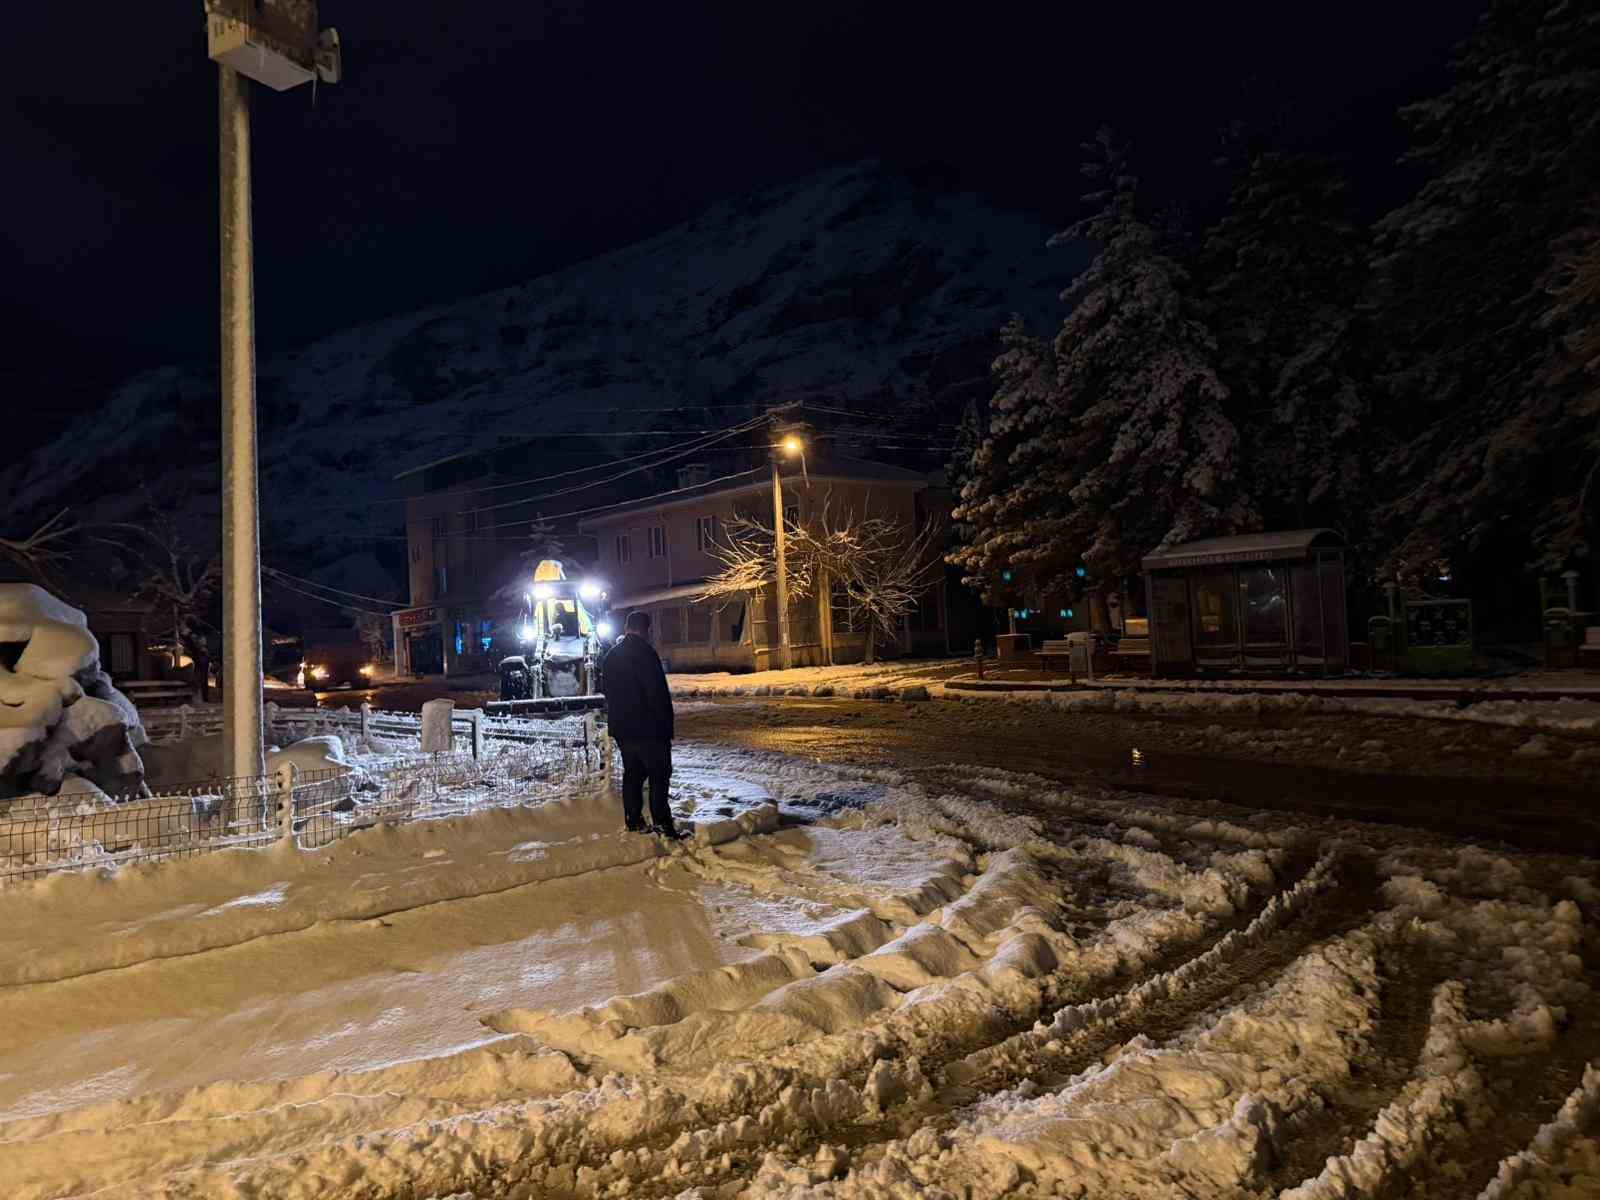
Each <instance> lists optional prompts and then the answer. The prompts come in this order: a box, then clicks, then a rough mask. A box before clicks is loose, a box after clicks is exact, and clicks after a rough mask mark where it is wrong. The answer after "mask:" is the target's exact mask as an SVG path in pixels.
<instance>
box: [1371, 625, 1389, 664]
mask: <svg viewBox="0 0 1600 1200" xmlns="http://www.w3.org/2000/svg"><path fill="white" fill-rule="evenodd" d="M1367 645H1369V646H1371V647H1372V657H1373V658H1374V659H1379V658H1389V657H1391V656H1392V655H1393V654H1394V622H1393V621H1391V620H1390V619H1389V618H1388V617H1371V618H1369V619H1368V620H1367Z"/></svg>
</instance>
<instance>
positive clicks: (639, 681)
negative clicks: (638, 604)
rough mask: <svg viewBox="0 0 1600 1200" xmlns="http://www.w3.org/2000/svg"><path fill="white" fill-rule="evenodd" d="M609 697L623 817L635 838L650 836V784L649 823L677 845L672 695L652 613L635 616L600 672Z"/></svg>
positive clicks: (640, 613) (602, 684)
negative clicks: (670, 793) (670, 799)
mask: <svg viewBox="0 0 1600 1200" xmlns="http://www.w3.org/2000/svg"><path fill="white" fill-rule="evenodd" d="M600 672H601V674H600V678H601V681H602V682H601V686H602V689H603V690H604V692H605V694H606V721H607V724H608V725H609V726H610V728H611V736H612V737H614V738H616V739H617V746H618V747H619V748H620V749H621V750H622V815H623V818H624V819H625V820H626V822H627V827H628V830H629V831H630V832H633V833H645V832H647V831H648V830H649V829H650V828H651V827H649V826H646V825H645V823H644V785H645V780H646V778H648V779H649V781H650V820H651V822H652V825H653V828H654V832H656V833H659V834H660V835H661V836H662V837H667V838H672V839H674V840H676V839H678V838H679V837H681V836H683V835H682V834H680V833H679V832H678V829H677V826H675V825H674V824H673V823H672V809H671V808H669V807H668V806H667V780H668V779H670V778H671V776H672V693H671V691H669V690H668V688H667V673H666V672H665V671H664V670H662V667H661V658H660V656H659V655H657V654H656V651H655V647H654V646H652V645H651V644H650V614H649V613H647V612H631V613H629V614H628V624H627V627H626V630H625V632H624V633H623V636H622V640H621V641H619V642H618V643H617V644H616V645H615V646H613V647H611V650H610V652H609V653H608V654H607V655H606V658H605V662H604V663H602V664H601V667H600Z"/></svg>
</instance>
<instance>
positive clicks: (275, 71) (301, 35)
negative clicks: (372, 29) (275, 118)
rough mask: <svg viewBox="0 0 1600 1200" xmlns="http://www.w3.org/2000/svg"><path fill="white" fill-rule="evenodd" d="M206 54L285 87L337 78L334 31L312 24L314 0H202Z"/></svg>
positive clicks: (278, 88)
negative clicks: (204, 8) (203, 0)
mask: <svg viewBox="0 0 1600 1200" xmlns="http://www.w3.org/2000/svg"><path fill="white" fill-rule="evenodd" d="M205 6H206V38H207V43H208V53H209V54H210V56H211V58H212V59H214V60H215V61H216V62H219V63H223V64H225V65H227V66H230V67H232V68H233V69H234V70H235V71H237V72H239V74H241V75H243V76H245V77H246V78H249V79H253V80H255V81H256V82H257V83H263V84H266V86H267V87H269V88H272V89H273V90H274V91H279V92H283V91H287V90H288V89H290V88H292V87H299V86H300V85H301V84H302V83H309V82H311V80H313V79H321V80H322V81H323V82H324V83H338V82H339V35H338V33H337V32H335V31H334V30H332V29H324V30H321V31H320V32H319V31H318V29H317V3H316V0H205Z"/></svg>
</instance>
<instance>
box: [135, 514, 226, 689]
mask: <svg viewBox="0 0 1600 1200" xmlns="http://www.w3.org/2000/svg"><path fill="white" fill-rule="evenodd" d="M119 528H122V529H126V530H130V531H132V532H135V533H138V534H140V535H142V536H143V538H144V540H145V542H146V543H147V548H146V550H145V551H144V552H143V553H142V554H141V555H140V557H139V560H138V564H137V568H136V569H137V570H138V572H139V579H140V582H139V586H138V590H137V593H136V594H137V595H138V596H140V597H141V598H142V599H145V600H148V601H149V602H150V604H151V605H152V607H154V608H155V610H156V613H157V615H158V616H159V617H160V618H161V619H163V620H164V619H167V618H168V617H170V619H171V621H172V647H173V652H172V665H173V666H174V667H176V666H177V665H178V660H179V658H180V656H181V655H182V654H183V651H184V647H185V646H191V645H193V641H192V632H193V629H194V626H195V623H196V621H197V620H198V618H199V616H200V613H201V611H202V610H203V609H204V608H205V605H206V604H207V602H209V601H210V599H211V597H212V596H213V595H215V594H216V591H217V586H218V584H219V583H221V581H222V564H221V563H220V562H219V561H218V560H217V558H216V556H215V555H211V556H209V557H206V558H202V557H201V556H200V555H199V554H198V553H197V552H196V551H195V550H194V549H193V548H192V547H191V546H190V545H189V543H188V542H187V541H186V540H185V539H184V536H183V534H182V533H181V532H180V531H179V529H178V526H177V524H176V522H174V521H173V519H172V517H171V516H170V515H169V514H167V513H165V512H163V511H161V510H160V509H153V510H152V512H151V515H150V520H149V523H148V524H145V525H123V526H120V527H119Z"/></svg>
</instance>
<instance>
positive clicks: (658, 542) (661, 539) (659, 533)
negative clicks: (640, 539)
mask: <svg viewBox="0 0 1600 1200" xmlns="http://www.w3.org/2000/svg"><path fill="white" fill-rule="evenodd" d="M666 556H667V527H666V526H665V525H652V526H650V557H651V558H665V557H666Z"/></svg>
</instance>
